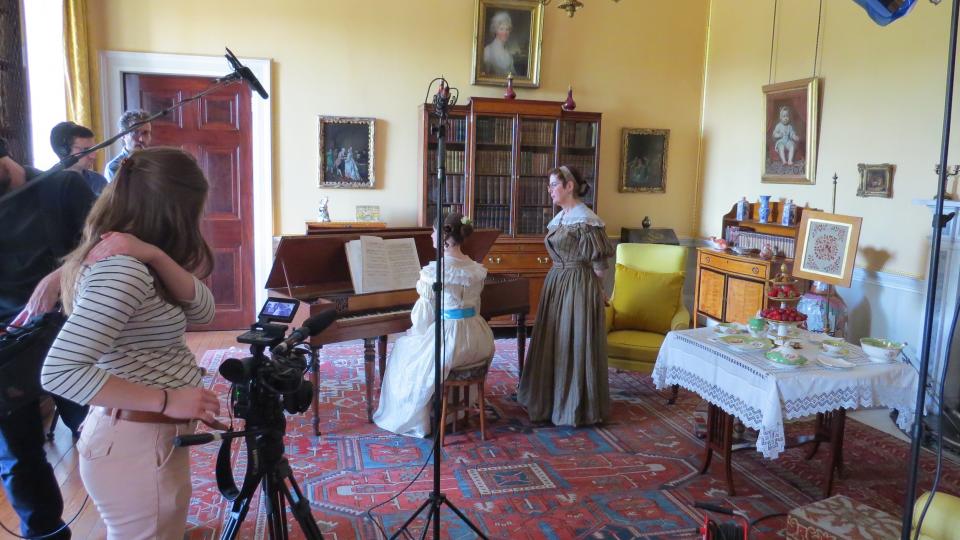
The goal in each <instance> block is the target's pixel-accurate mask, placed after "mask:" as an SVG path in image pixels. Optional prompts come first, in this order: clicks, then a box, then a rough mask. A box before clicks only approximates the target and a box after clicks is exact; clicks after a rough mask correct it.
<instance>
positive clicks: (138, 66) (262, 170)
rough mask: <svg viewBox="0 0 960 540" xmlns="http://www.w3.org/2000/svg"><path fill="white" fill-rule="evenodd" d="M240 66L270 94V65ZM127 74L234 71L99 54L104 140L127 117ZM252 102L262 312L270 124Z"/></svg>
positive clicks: (194, 62) (220, 60) (163, 57)
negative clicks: (125, 106) (124, 83)
mask: <svg viewBox="0 0 960 540" xmlns="http://www.w3.org/2000/svg"><path fill="white" fill-rule="evenodd" d="M240 62H241V63H243V65H245V66H247V67H249V68H250V70H251V71H252V72H253V73H254V75H256V77H257V79H259V80H260V83H261V84H262V85H263V87H264V88H266V89H267V92H271V93H272V89H271V84H270V59H258V58H240ZM124 73H146V74H155V75H183V76H197V77H222V76H224V75H227V74H229V73H230V66H229V65H228V64H227V61H226V59H224V57H222V56H196V55H189V54H161V53H138V52H123V51H102V52H101V53H100V120H101V125H102V126H103V130H104V138H106V137H107V136H109V135H112V134H113V133H116V126H117V121H118V120H119V119H120V115H121V114H123V111H122V108H123V98H124V96H123V74H124ZM251 100H252V103H251V108H250V110H251V114H252V116H253V118H252V121H253V122H252V126H251V127H252V137H253V141H252V152H253V155H252V158H253V171H252V172H253V267H254V288H255V289H254V290H255V291H256V306H257V307H259V306H261V305H263V302H264V301H265V300H266V297H267V292H266V290H265V289H264V285H265V284H266V281H267V275H268V274H269V273H270V266H271V264H272V261H273V240H272V239H273V163H272V154H271V144H272V142H271V141H272V133H271V126H272V123H271V112H270V101H269V100H267V99H261V98H260V96H258V95H257V93H256V92H251ZM115 153H116V150H115V149H107V155H106V157H107V158H108V159H109V158H111V157H112V155H113V154H115ZM250 322H251V323H253V322H254V321H250Z"/></svg>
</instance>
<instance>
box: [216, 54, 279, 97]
mask: <svg viewBox="0 0 960 540" xmlns="http://www.w3.org/2000/svg"><path fill="white" fill-rule="evenodd" d="M225 48H226V49H227V54H225V55H223V56H224V58H226V59H227V62H230V67H232V68H233V72H234V73H236V74H237V75H239V76H240V78H241V79H243V80H245V81H247V84H249V85H250V88H252V89H254V90H255V91H256V92H257V93H258V94H260V97H262V98H263V99H267V98H268V97H270V95H269V94H267V91H266V90H265V89H264V88H263V85H262V84H260V81H259V80H257V76H256V75H254V74H253V72H252V71H250V68H248V67H247V66H245V65H243V64H241V63H240V60H237V57H236V55H234V54H233V51H231V50H230V49H229V48H227V47H225Z"/></svg>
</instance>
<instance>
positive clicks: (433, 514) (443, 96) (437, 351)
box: [390, 77, 487, 540]
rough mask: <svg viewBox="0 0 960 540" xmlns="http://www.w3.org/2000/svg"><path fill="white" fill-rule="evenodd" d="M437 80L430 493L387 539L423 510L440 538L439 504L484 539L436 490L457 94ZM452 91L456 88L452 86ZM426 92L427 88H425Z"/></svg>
mask: <svg viewBox="0 0 960 540" xmlns="http://www.w3.org/2000/svg"><path fill="white" fill-rule="evenodd" d="M437 80H439V81H440V89H439V90H438V91H437V94H436V95H435V96H434V97H433V114H434V116H436V117H437V126H436V128H435V130H436V133H437V185H436V186H435V189H434V197H435V199H434V200H435V202H436V205H437V213H436V216H435V219H434V228H435V230H436V231H437V234H436V240H437V245H436V260H437V262H436V265H437V266H436V270H437V271H436V275H435V277H434V281H433V295H434V299H435V301H434V312H433V320H434V324H433V328H434V333H433V421H432V424H433V429H432V432H433V491H431V492H430V496H429V497H427V500H425V501H423V503H422V504H421V505H420V506H419V507H417V509H416V511H414V513H413V515H411V516H410V517H409V518H408V519H407V520H406V521H405V522H403V525H401V526H400V528H399V529H398V530H397V532H395V533H393V536H391V537H390V539H391V540H393V539H395V538H397V537H399V536H400V534H401V533H407V528H408V527H409V526H410V524H411V523H413V520H414V519H416V518H417V516H419V515H420V512H423V511H424V510H426V511H427V522H426V523H425V524H424V526H423V534H421V535H420V538H426V536H427V531H429V529H430V524H431V523H432V524H433V538H434V540H439V539H440V507H441V506H442V505H446V506H447V508H449V509H450V510H452V511H453V513H454V514H456V515H457V517H459V518H460V520H461V521H463V522H464V523H466V524H467V526H468V527H470V529H471V530H473V532H474V533H476V534H477V536H479V537H480V538H483V539H484V540H486V538H487V537H486V535H484V534H483V532H482V531H481V530H480V529H478V528H477V526H476V525H474V524H473V523H471V522H470V520H469V519H468V518H467V516H466V515H464V514H463V512H461V511H460V510H459V509H458V508H457V507H456V506H454V504H453V503H452V502H450V499H448V498H447V497H446V495H444V494H443V492H442V491H440V452H441V448H440V413H441V407H442V400H443V397H442V396H443V376H442V370H441V367H440V363H441V362H442V361H443V357H442V356H441V355H442V353H443V204H442V202H443V198H442V195H443V193H444V191H443V184H444V182H445V181H446V155H445V154H446V151H447V148H446V144H447V115H448V113H449V109H448V108H449V107H451V106H452V105H454V104H456V102H457V96H456V95H454V97H453V99H452V101H451V98H450V86H449V85H447V81H446V79H444V78H443V77H440V78H439V79H434V80H433V81H430V85H431V86H432V85H433V83H434V82H436V81H437ZM454 90H456V89H454ZM428 92H429V90H428Z"/></svg>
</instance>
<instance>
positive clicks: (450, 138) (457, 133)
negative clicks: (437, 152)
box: [430, 116, 467, 144]
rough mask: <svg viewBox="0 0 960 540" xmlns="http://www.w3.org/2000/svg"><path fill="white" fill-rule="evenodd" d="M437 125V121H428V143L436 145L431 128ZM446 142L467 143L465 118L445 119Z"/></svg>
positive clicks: (432, 119) (453, 117) (434, 135)
mask: <svg viewBox="0 0 960 540" xmlns="http://www.w3.org/2000/svg"><path fill="white" fill-rule="evenodd" d="M436 124H437V120H436V119H434V118H431V119H430V127H431V131H430V142H431V143H433V144H436V142H437V135H436V133H435V132H434V131H433V130H432V128H433V126H435V125H436ZM445 125H446V126H447V142H448V143H460V144H462V143H465V142H467V118H466V117H465V116H451V117H450V118H447V121H446V124H445Z"/></svg>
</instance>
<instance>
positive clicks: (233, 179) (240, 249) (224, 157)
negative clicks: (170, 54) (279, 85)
mask: <svg viewBox="0 0 960 540" xmlns="http://www.w3.org/2000/svg"><path fill="white" fill-rule="evenodd" d="M212 82H213V80H212V79H209V78H205V77H183V76H172V75H138V74H133V73H126V74H124V96H125V101H126V103H125V108H126V109H137V108H139V109H144V110H146V111H148V112H150V113H151V114H152V113H155V112H158V111H160V110H162V109H164V108H166V107H169V106H170V105H171V104H173V103H174V102H176V101H179V100H182V99H184V98H187V97H190V96H193V95H195V94H197V93H199V92H201V91H203V90H205V89H207V88H209V87H210V85H211V83H212ZM152 145H153V146H175V147H178V148H182V149H184V150H186V151H188V152H190V153H191V154H193V155H194V156H195V157H196V158H197V162H198V163H199V164H200V167H201V168H202V169H203V172H204V173H205V174H206V175H207V179H208V180H209V181H210V194H209V196H208V197H207V206H206V210H205V211H204V216H203V222H202V227H203V235H204V238H206V240H207V243H209V244H210V249H211V250H212V251H213V257H214V271H213V274H212V275H211V276H210V277H209V278H207V280H206V283H207V285H208V286H209V287H210V290H211V291H212V292H213V296H214V299H215V300H216V303H217V315H216V317H215V318H214V320H213V322H211V323H210V324H208V325H204V326H202V327H196V328H191V330H234V329H240V328H245V327H247V326H249V325H250V324H251V323H252V322H254V317H255V311H254V308H255V306H254V305H253V303H254V298H255V294H254V282H253V170H252V152H251V145H252V135H251V113H250V89H249V87H247V85H243V84H234V85H231V86H228V87H226V88H222V89H220V90H218V91H217V92H214V93H211V94H208V95H206V96H204V97H202V98H200V99H199V100H197V101H195V102H192V103H189V104H187V105H186V106H184V107H181V108H180V109H178V110H176V111H174V112H172V113H171V114H168V115H167V116H165V117H163V118H161V119H159V120H155V121H154V122H153V142H152Z"/></svg>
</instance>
